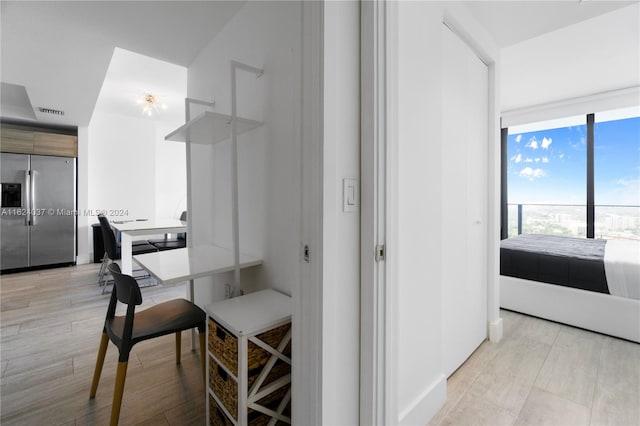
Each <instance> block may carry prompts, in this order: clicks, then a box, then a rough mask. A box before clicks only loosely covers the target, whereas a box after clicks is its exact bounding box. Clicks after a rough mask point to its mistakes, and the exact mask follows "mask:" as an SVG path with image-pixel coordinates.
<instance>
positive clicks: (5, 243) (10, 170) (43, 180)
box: [0, 153, 76, 272]
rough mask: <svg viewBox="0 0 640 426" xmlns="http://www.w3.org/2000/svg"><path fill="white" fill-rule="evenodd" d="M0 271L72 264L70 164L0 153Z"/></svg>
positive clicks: (72, 178)
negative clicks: (0, 186)
mask: <svg viewBox="0 0 640 426" xmlns="http://www.w3.org/2000/svg"><path fill="white" fill-rule="evenodd" d="M0 175H1V179H2V209H1V212H0V246H1V253H0V270H2V272H5V271H8V270H13V269H22V268H30V267H38V266H45V265H59V264H73V263H75V261H76V160H75V158H70V157H53V156H47V155H28V154H9V153H1V154H0Z"/></svg>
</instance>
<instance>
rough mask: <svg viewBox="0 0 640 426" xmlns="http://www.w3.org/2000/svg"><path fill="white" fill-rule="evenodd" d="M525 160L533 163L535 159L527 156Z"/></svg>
mask: <svg viewBox="0 0 640 426" xmlns="http://www.w3.org/2000/svg"><path fill="white" fill-rule="evenodd" d="M524 162H525V163H533V159H531V158H528V157H527V158H526V159H525V160H524Z"/></svg>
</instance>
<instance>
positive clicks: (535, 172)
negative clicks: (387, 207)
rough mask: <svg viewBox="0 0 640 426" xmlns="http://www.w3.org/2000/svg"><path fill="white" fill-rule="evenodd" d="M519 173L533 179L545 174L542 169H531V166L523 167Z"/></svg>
mask: <svg viewBox="0 0 640 426" xmlns="http://www.w3.org/2000/svg"><path fill="white" fill-rule="evenodd" d="M519 175H520V177H523V178H527V179H529V180H534V179H538V178H541V177H544V176H546V173H545V172H544V170H542V169H532V168H531V167H525V168H524V169H522V170H520V173H519Z"/></svg>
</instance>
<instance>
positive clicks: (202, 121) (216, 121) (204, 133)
mask: <svg viewBox="0 0 640 426" xmlns="http://www.w3.org/2000/svg"><path fill="white" fill-rule="evenodd" d="M261 125H262V123H261V122H259V121H255V120H250V119H248V118H240V117H236V131H237V134H238V135H240V134H242V133H245V132H248V131H249V130H253V129H255V128H257V127H260V126H261ZM229 138H231V116H230V115H226V114H220V113H217V112H211V111H206V112H204V113H202V114H200V115H198V116H197V117H196V118H194V119H192V120H189V121H188V122H187V123H185V124H184V125H182V126H180V127H178V128H177V129H176V130H174V131H173V132H171V133H169V134H168V135H167V136H165V137H164V139H165V140H167V141H174V142H191V143H195V144H202V145H210V144H211V145H212V144H216V143H219V142H223V141H225V140H228V139H229Z"/></svg>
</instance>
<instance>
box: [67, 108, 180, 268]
mask: <svg viewBox="0 0 640 426" xmlns="http://www.w3.org/2000/svg"><path fill="white" fill-rule="evenodd" d="M179 124H180V123H166V122H161V121H157V120H152V119H148V118H145V117H128V116H125V115H120V114H113V113H109V112H105V111H102V110H96V111H95V112H94V114H93V117H92V119H91V123H90V125H89V127H88V130H87V132H86V133H87V142H86V150H85V152H84V153H83V152H82V150H81V151H80V152H79V160H78V162H79V165H78V169H79V171H78V172H79V173H80V174H79V178H80V179H86V180H85V182H86V188H83V187H84V186H85V183H84V182H82V181H80V182H81V183H80V184H79V188H78V189H79V192H78V206H79V208H82V206H85V207H84V209H87V210H88V211H90V212H92V214H91V215H90V216H89V217H86V219H85V221H86V226H87V232H88V235H86V234H85V236H84V237H83V236H82V234H81V233H80V231H81V230H83V228H79V234H78V236H79V239H80V238H82V239H85V238H87V237H88V239H89V240H88V247H86V248H85V250H89V258H88V260H89V261H93V253H92V251H93V236H92V233H91V224H92V223H97V221H98V220H97V217H96V216H95V215H96V214H97V211H98V210H104V211H105V214H106V215H107V217H109V219H110V220H117V219H118V218H123V216H126V217H129V218H177V217H179V215H180V212H181V211H182V210H184V205H185V199H186V183H185V182H186V166H185V155H184V144H176V143H174V142H166V141H164V136H165V135H166V134H167V133H169V132H170V131H171V130H173V129H175V128H176V127H177V126H178V125H179ZM79 133H80V132H79ZM79 142H80V144H79V149H84V148H83V142H82V138H79ZM83 197H86V199H83ZM80 211H81V212H82V211H83V210H80ZM81 223H82V221H81V220H80V219H79V221H78V224H79V226H80V225H81ZM79 241H80V240H79ZM81 247H82V246H81V244H80V243H79V247H78V249H79V260H80V258H81V256H84V255H86V252H84V253H83V252H82V251H80V250H81V249H82V248H81Z"/></svg>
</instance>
